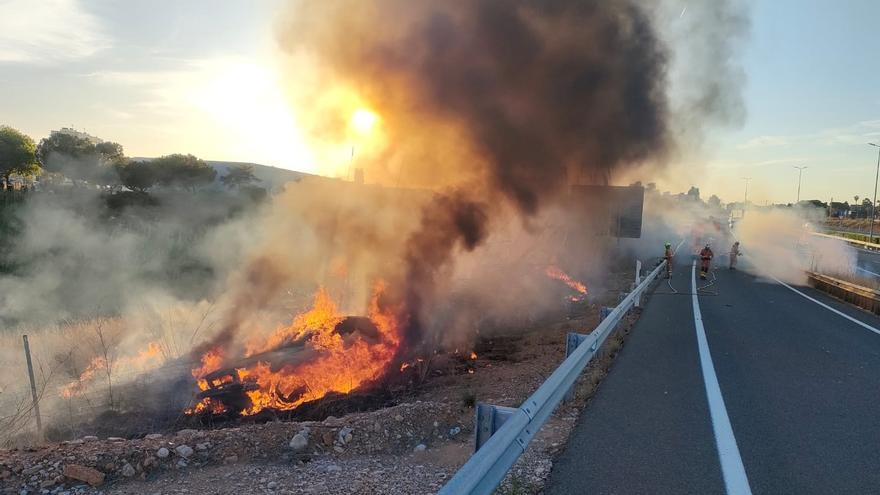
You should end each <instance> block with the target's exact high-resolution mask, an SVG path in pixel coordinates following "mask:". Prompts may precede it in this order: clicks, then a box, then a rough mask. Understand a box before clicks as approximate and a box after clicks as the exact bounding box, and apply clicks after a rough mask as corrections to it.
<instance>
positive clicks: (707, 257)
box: [700, 243, 715, 280]
mask: <svg viewBox="0 0 880 495" xmlns="http://www.w3.org/2000/svg"><path fill="white" fill-rule="evenodd" d="M714 256H715V253H713V252H712V248H711V247H709V243H706V247H704V248H703V250H702V251H700V278H701V279H703V280H706V274H707V273H709V266H710V265H711V264H712V258H713V257H714Z"/></svg>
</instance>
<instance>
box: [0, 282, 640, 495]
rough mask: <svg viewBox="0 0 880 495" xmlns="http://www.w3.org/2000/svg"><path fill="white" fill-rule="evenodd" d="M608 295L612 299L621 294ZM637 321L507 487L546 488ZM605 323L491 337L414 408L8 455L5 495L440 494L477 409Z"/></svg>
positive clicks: (2, 465)
mask: <svg viewBox="0 0 880 495" xmlns="http://www.w3.org/2000/svg"><path fill="white" fill-rule="evenodd" d="M619 285H621V286H623V285H625V280H624V279H623V278H621V281H620V284H619ZM603 299H606V300H603V301H600V302H603V303H605V304H611V305H613V304H614V303H616V299H617V295H616V293H610V294H609V295H608V296H607V297H605V298H603ZM636 318H637V314H636V313H633V314H631V315H630V316H629V317H627V319H626V320H625V321H624V322H623V324H621V326H620V327H619V328H620V331H619V332H618V334H617V335H615V336H612V337H611V338H610V339H609V341H608V343H607V344H606V346H605V350H604V352H603V354H602V356H601V357H600V359H597V360H594V362H593V364H592V365H591V366H590V367H589V368H588V369H587V370H586V372H585V373H584V374H583V375H582V378H581V380H580V381H579V383H578V385H577V394H576V398H575V400H573V401H572V402H570V403H568V404H566V405H564V406H562V407H560V408H559V409H558V410H557V411H556V413H555V414H554V416H553V418H552V419H551V420H550V421H549V422H548V424H547V425H546V426H545V427H544V428H543V430H542V431H541V433H540V434H539V435H538V436H537V437H536V439H535V441H533V442H532V444H531V445H530V447H529V449H528V450H527V451H526V453H525V455H523V457H522V458H521V459H520V460H519V461H518V463H517V464H516V466H515V467H514V469H513V470H512V471H511V473H510V475H509V476H508V478H507V479H506V480H505V483H504V484H503V485H502V487H501V489H500V492H501V493H538V492H540V491H541V490H542V487H543V483H544V480H545V479H546V477H547V475H548V474H549V472H550V469H551V467H552V459H553V456H554V455H555V453H556V452H558V451H559V450H560V449H561V448H562V447H563V445H564V443H565V441H566V439H567V437H568V434H569V432H570V430H571V428H572V426H573V425H574V423H575V421H576V420H577V417H578V414H579V412H580V410H581V409H582V408H583V406H584V405H585V402H586V401H587V400H588V399H589V397H590V396H591V394H592V393H593V391H594V390H595V388H596V386H597V385H598V383H599V382H600V381H601V379H602V377H603V376H604V375H605V373H606V372H607V369H608V367H609V366H610V363H611V360H612V359H613V356H614V355H615V354H616V352H617V350H618V349H619V348H620V346H621V345H622V343H623V337H624V336H625V334H626V333H627V332H628V331H629V328H630V327H631V325H632V323H633V322H634V321H635V319H636ZM597 323H598V305H595V304H593V305H590V306H589V307H588V308H587V309H586V311H582V312H581V313H580V314H579V315H578V316H576V317H573V318H571V317H566V316H560V317H559V318H557V319H555V320H553V321H547V322H543V323H540V324H536V325H535V326H534V328H531V329H529V330H528V331H525V332H519V333H517V334H515V335H497V336H494V337H492V338H484V339H483V341H482V343H481V344H480V345H478V349H477V352H478V357H477V359H476V360H475V361H473V362H472V363H471V364H470V366H469V367H468V368H467V369H469V370H471V371H472V373H470V372H467V371H465V372H462V373H460V374H448V375H445V376H439V377H436V378H429V379H428V380H427V381H426V382H425V383H424V385H423V386H422V387H421V388H420V389H419V390H418V392H417V393H416V394H415V396H413V397H409V398H407V399H406V402H405V403H402V404H399V405H396V406H393V407H388V408H384V409H380V410H376V411H372V412H365V413H355V414H349V415H346V416H344V417H342V418H334V417H330V418H327V419H326V420H324V421H320V422H317V421H316V422H270V423H264V424H252V425H242V426H239V427H234V428H224V429H216V430H182V431H178V432H176V433H174V434H159V433H156V434H152V435H148V436H146V437H145V438H141V439H135V440H124V439H116V438H105V439H98V438H96V437H84V438H81V439H77V440H74V441H70V442H63V443H60V444H55V445H49V446H45V447H42V448H39V449H24V450H7V451H0V486H2V490H0V493H8V494H30V493H45V494H68V495H70V494H85V493H89V494H92V493H106V494H141V493H146V494H154V493H155V494H171V493H209V494H235V495H240V494H243V493H267V494H269V493H272V494H274V493H279V494H283V493H296V494H299V493H351V494H379V493H382V494H410V493H435V492H436V491H437V490H439V488H440V487H441V486H443V484H444V483H445V482H446V480H448V479H449V477H451V476H452V475H453V474H454V473H455V471H456V469H457V468H458V467H459V466H460V465H461V464H463V463H464V462H465V461H466V460H467V458H468V457H469V456H470V454H471V453H472V450H473V444H472V443H473V416H474V409H473V406H474V404H475V403H476V402H488V403H493V404H498V405H505V406H518V405H519V404H520V403H521V402H522V401H523V400H524V399H525V398H526V397H528V395H529V394H530V393H531V392H533V391H534V390H535V389H536V388H537V387H538V385H540V384H541V383H542V382H543V381H544V380H545V379H546V378H547V376H549V375H550V373H551V372H552V371H553V370H554V369H555V368H556V367H557V366H558V365H559V363H560V362H561V361H562V359H563V358H564V349H565V335H566V333H567V332H570V331H579V332H583V333H587V332H589V331H590V330H591V329H592V328H593V327H595V325H596V324H597ZM481 349H483V350H484V352H483V354H482V355H479V353H480V350H481Z"/></svg>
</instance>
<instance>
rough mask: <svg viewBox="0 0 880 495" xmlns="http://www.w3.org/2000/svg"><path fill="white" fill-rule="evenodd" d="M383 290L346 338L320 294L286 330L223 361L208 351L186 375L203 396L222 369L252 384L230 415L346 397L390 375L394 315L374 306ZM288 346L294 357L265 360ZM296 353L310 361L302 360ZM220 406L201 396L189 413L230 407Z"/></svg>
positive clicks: (396, 330) (221, 353) (339, 318)
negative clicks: (229, 369)
mask: <svg viewBox="0 0 880 495" xmlns="http://www.w3.org/2000/svg"><path fill="white" fill-rule="evenodd" d="M385 290H386V288H385V285H384V284H383V283H379V284H377V285H376V287H375V292H374V295H373V298H372V301H371V303H370V308H369V312H368V313H369V317H368V318H369V321H370V322H371V323H372V325H371V326H370V327H371V328H358V329H354V330H353V331H352V332H350V333H347V334H344V333H343V332H342V331H340V325H341V324H342V323H343V322H345V321H346V320H347V317H345V316H344V315H343V314H341V313H340V312H339V310H338V308H337V306H336V304H335V303H334V302H333V300H332V299H331V298H330V295H329V294H328V293H327V292H326V291H325V290H324V289H320V290H319V291H318V293H317V294H316V295H315V300H314V305H313V306H312V308H311V309H309V310H308V311H305V312H303V313H300V314H298V315H296V316H295V317H294V319H293V323H292V324H291V325H289V326H282V327H279V328H278V329H277V330H276V331H275V332H274V333H272V334H270V335H269V336H268V337H267V338H265V339H260V338H252V339H251V340H250V341H247V342H245V344H244V348H245V350H244V353H243V355H239V356H237V357H236V356H232V357H227V356H226V355H225V354H226V352H225V350H224V348H222V347H214V348H211V349H209V350H208V351H207V352H206V353H205V354H204V355H203V356H202V358H201V360H200V361H201V366H199V367H198V368H196V369H193V370H192V374H193V376H194V377H195V378H196V379H198V385H199V388H200V389H201V390H202V391H203V392H206V391H209V389H213V390H216V389H217V387H215V386H213V384H211V383H209V381H211V380H212V379H211V378H209V375H210V374H211V373H213V372H216V371H218V370H220V369H221V367H223V366H229V367H233V368H235V369H234V373H235V375H236V380H240V381H242V382H244V383H245V384H253V386H246V385H245V388H244V393H245V394H246V395H247V399H246V400H245V401H244V403H242V404H241V405H240V410H239V411H236V412H238V413H240V414H242V415H244V416H250V415H253V414H256V413H259V412H260V411H262V410H264V409H266V408H271V409H273V410H277V411H287V410H291V409H295V408H296V407H298V406H299V405H301V404H303V403H305V402H310V401H315V400H319V399H321V398H323V397H324V396H326V395H327V394H329V393H341V394H347V393H350V392H352V391H353V390H355V389H358V388H360V387H362V386H364V385H367V384H371V383H373V382H375V381H376V380H378V379H380V378H381V377H382V375H383V374H384V373H386V372H387V371H389V370H390V369H391V365H392V362H393V360H394V359H396V357H397V353H398V346H399V345H400V341H401V335H400V332H401V327H400V324H399V323H398V321H397V315H396V313H395V312H394V311H393V310H390V309H389V308H387V307H383V305H382V304H380V301H381V299H382V298H383V297H384V295H385ZM294 345H295V346H297V347H299V348H298V349H296V350H295V351H293V350H291V351H290V352H288V353H285V354H283V355H280V356H279V355H277V354H275V355H271V356H270V355H268V353H271V352H273V351H279V350H281V349H283V348H285V347H288V348H289V347H291V346H294ZM302 353H308V354H309V355H310V356H311V355H314V356H315V357H312V358H310V359H306V360H303V359H300V356H301V354H302ZM244 358H251V359H252V360H253V359H257V360H256V361H255V362H253V363H252V364H248V365H238V364H237V361H239V360H242V359H244ZM230 373H232V372H230ZM222 385H226V383H225V382H222V381H221V383H220V384H219V386H222ZM242 399H244V398H242ZM223 401H224V399H219V403H218V399H216V398H213V397H209V396H206V397H204V398H203V399H202V400H201V401H200V402H199V403H198V404H196V406H195V407H194V409H192V410H191V412H192V413H199V412H202V411H209V412H214V413H217V412H225V411H226V410H227V409H228V408H229V407H231V406H232V404H226V403H224V402H223ZM236 402H239V401H236Z"/></svg>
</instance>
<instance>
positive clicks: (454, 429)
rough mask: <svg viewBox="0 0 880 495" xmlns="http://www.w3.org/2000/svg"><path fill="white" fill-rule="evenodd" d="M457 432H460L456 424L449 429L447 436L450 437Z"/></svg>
mask: <svg viewBox="0 0 880 495" xmlns="http://www.w3.org/2000/svg"><path fill="white" fill-rule="evenodd" d="M459 433H461V428H460V427H458V426H456V427H454V428H450V429H449V436H450V437H454V436H455V435H458V434H459Z"/></svg>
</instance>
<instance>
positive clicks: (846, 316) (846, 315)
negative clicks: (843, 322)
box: [770, 275, 880, 335]
mask: <svg viewBox="0 0 880 495" xmlns="http://www.w3.org/2000/svg"><path fill="white" fill-rule="evenodd" d="M770 278H772V279H773V280H775V281H777V282H779V283H780V284H782V285H784V286H785V287H788V288H789V289H791V290H792V291H794V292H796V293H798V294H800V295H802V296H804V297H806V298H807V299H809V300H810V301H813V302H814V303H816V304H818V305H819V306H822V307H823V308H825V309H827V310H829V311H833V312H835V313H837V314H839V315H840V316H842V317H844V318H846V319H847V320H849V321H851V322H853V323H855V324H856V325H860V326H862V327H864V328H866V329H867V330H870V331H872V332H874V333H876V334H877V335H880V330H877V329H876V328H874V327H872V326H871V325H868V324H867V323H864V322H861V321H859V320H857V319H855V318H853V317H852V316H850V315H848V314H846V313H843V312H841V311H838V310H836V309H834V308H832V307H831V306H829V305H827V304H825V303H823V302H822V301H819V300H817V299H814V298H812V297H810V296H808V295H806V294H804V293H803V292H801V291H799V290H797V289H795V288H794V287H792V286H790V285H788V284H787V283H785V282H783V281H782V280H779V279H778V278H776V277H774V276H773V275H770Z"/></svg>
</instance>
